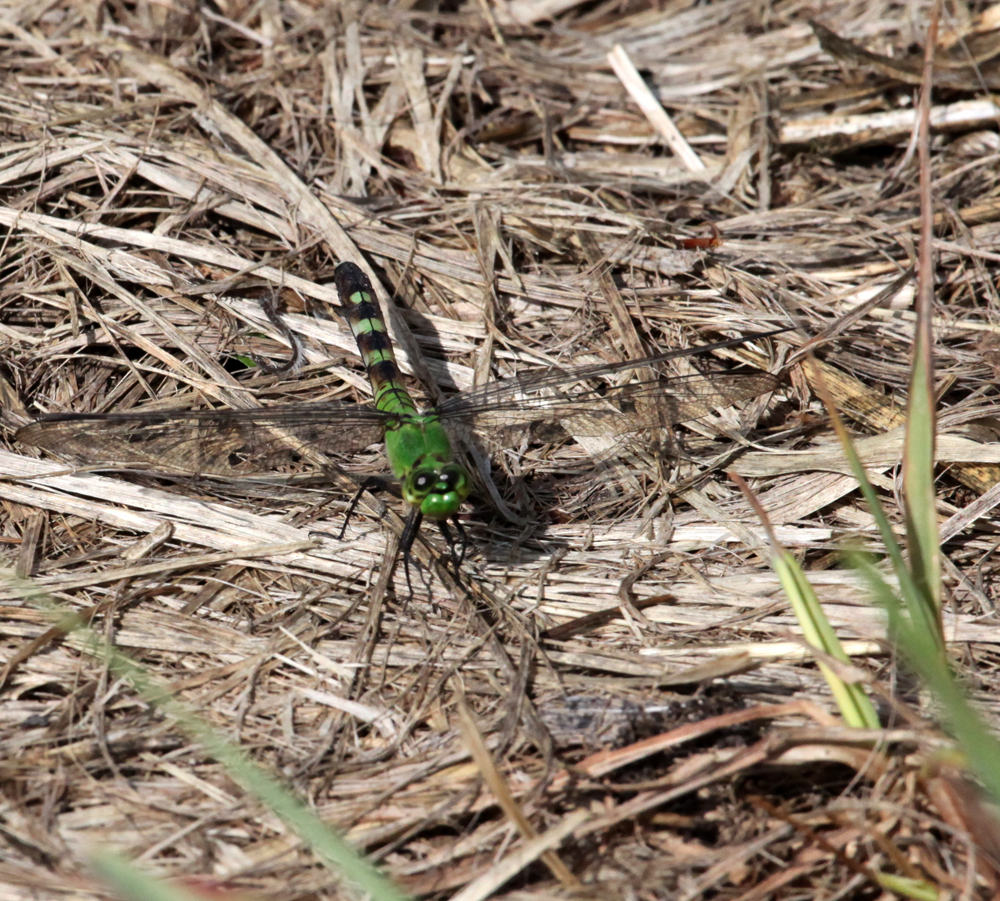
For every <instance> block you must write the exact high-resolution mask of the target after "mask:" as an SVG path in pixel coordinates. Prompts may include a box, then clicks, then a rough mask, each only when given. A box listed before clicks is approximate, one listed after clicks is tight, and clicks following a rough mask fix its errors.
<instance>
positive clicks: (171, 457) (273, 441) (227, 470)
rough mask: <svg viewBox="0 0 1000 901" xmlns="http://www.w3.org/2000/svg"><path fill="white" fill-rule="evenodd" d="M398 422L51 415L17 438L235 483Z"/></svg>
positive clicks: (327, 412)
mask: <svg viewBox="0 0 1000 901" xmlns="http://www.w3.org/2000/svg"><path fill="white" fill-rule="evenodd" d="M397 419H398V417H396V416H393V415H390V414H386V413H382V412H381V411H379V410H376V409H375V408H374V407H368V406H364V405H356V404H344V403H318V404H291V405H287V406H280V407H262V408H260V409H256V410H199V411H193V412H164V413H153V412H146V413H143V412H137V413H108V414H86V413H67V414H56V415H53V416H49V417H46V418H44V419H40V420H39V421H38V422H34V423H32V424H31V425H28V426H25V427H24V428H22V429H20V430H18V432H17V435H16V438H17V440H18V441H23V442H24V443H25V444H31V445H34V446H36V447H42V448H45V449H47V450H50V451H53V452H55V453H57V454H71V455H76V456H79V457H82V458H84V459H86V460H89V461H92V462H106V463H110V462H116V463H118V462H121V463H144V464H148V465H151V466H153V467H159V468H161V469H170V470H183V471H186V472H192V473H216V474H222V475H238V474H241V473H243V474H245V473H250V472H259V471H262V470H267V469H272V468H274V467H275V466H278V465H281V464H283V463H289V462H295V461H297V460H299V459H301V457H302V450H301V448H302V445H306V446H309V447H312V448H315V449H316V450H318V451H321V452H323V453H353V452H355V451H359V450H362V449H363V448H365V447H368V446H369V445H371V444H374V443H376V442H377V441H380V440H381V439H382V435H383V433H384V431H385V427H386V424H387V423H388V422H390V421H396V420H397Z"/></svg>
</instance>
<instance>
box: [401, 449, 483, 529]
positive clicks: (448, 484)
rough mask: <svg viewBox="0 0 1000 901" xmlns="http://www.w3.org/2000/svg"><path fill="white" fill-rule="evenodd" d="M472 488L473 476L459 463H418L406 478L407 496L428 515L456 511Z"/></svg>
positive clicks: (440, 516)
mask: <svg viewBox="0 0 1000 901" xmlns="http://www.w3.org/2000/svg"><path fill="white" fill-rule="evenodd" d="M471 490H472V479H471V478H470V477H469V474H468V473H467V472H466V471H465V469H464V468H462V467H461V466H459V465H458V464H457V463H439V462H437V461H432V462H430V463H423V464H418V465H417V466H414V467H413V469H412V470H410V473H409V475H408V476H407V477H406V478H405V479H404V480H403V499H404V500H405V501H406V502H407V503H408V504H412V505H413V506H414V507H419V508H420V512H421V513H423V514H424V516H426V517H427V518H428V519H436V520H442V519H448V517H450V516H452V515H454V513H455V511H457V510H458V508H459V507H460V506H461V505H462V501H464V500H465V499H466V498H467V497H468V496H469V492H470V491H471Z"/></svg>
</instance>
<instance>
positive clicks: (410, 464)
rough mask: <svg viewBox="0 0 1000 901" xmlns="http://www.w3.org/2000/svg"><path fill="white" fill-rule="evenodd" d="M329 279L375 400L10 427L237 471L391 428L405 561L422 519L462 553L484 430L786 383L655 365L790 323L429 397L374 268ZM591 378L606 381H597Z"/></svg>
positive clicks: (183, 464)
mask: <svg viewBox="0 0 1000 901" xmlns="http://www.w3.org/2000/svg"><path fill="white" fill-rule="evenodd" d="M334 281H335V283H336V286H337V291H338V294H339V296H340V301H341V305H342V309H341V313H342V315H343V316H344V317H345V318H346V320H347V322H348V324H349V325H350V328H351V331H352V332H353V334H354V337H355V340H356V341H357V345H358V350H359V352H360V355H361V359H362V361H363V363H364V365H365V367H366V368H367V372H368V379H369V381H370V383H371V388H372V392H373V396H374V400H373V402H372V403H352V402H348V401H322V402H313V403H300V404H280V405H275V406H270V407H260V408H256V409H247V410H226V409H222V410H220V409H210V410H193V411H188V412H184V411H164V412H151V411H145V412H144V411H137V412H125V413H55V414H49V415H46V416H44V417H42V418H40V419H39V420H38V421H36V422H33V423H31V424H29V425H27V426H25V427H23V428H22V429H20V430H19V431H18V432H17V434H16V438H17V439H18V440H19V441H21V442H23V443H25V444H29V445H34V446H36V447H40V448H44V449H47V450H50V451H54V452H56V453H58V454H69V455H76V456H79V457H82V458H84V459H85V460H89V461H93V462H110V461H115V462H122V463H140V464H145V465H147V466H148V467H152V468H154V469H159V470H160V471H162V470H163V468H164V467H169V468H170V469H171V470H181V471H185V472H189V473H193V474H221V475H229V476H233V475H236V476H239V475H247V474H250V473H252V472H262V471H265V470H267V469H273V468H275V467H277V466H280V465H282V464H287V463H291V462H301V460H302V447H303V446H304V447H308V448H315V449H316V450H317V451H319V452H321V453H323V454H327V453H329V454H350V453H357V452H359V451H361V450H364V449H365V448H368V447H370V446H372V445H374V444H377V443H378V442H380V441H384V443H385V456H386V457H387V459H388V462H389V465H390V468H391V469H392V472H393V475H394V476H395V478H396V479H397V480H398V482H399V485H400V493H401V495H402V497H403V500H404V501H405V502H406V504H407V505H408V506H409V510H410V512H409V516H408V518H407V520H406V525H405V528H404V530H403V534H402V536H401V538H400V550H401V551H402V553H403V555H404V562H405V561H407V557H408V552H409V550H410V548H411V546H412V543H413V540H414V539H415V537H416V535H417V533H418V530H419V528H420V525H421V522H422V520H423V519H424V518H426V519H428V520H432V521H435V522H436V523H437V524H438V525H439V527H440V528H441V531H442V534H443V535H444V537H445V540H446V541H447V542H448V544H449V547H451V548H452V551H453V556H454V543H453V539H452V536H451V533H450V532H449V531H448V528H447V523H448V521H449V520H450V521H451V522H453V523H454V524H455V526H456V529H457V531H458V532H459V535H460V537H461V538H462V540H463V547H464V533H463V532H462V529H461V523H460V521H459V520H458V517H457V513H458V510H459V508H460V507H461V505H462V504H463V503H464V502H465V500H466V498H467V497H468V496H469V495H470V493H471V492H472V489H473V480H472V477H471V475H470V473H469V470H468V469H466V467H465V466H463V465H462V464H461V463H459V462H458V461H457V459H456V455H455V453H454V451H453V446H455V445H459V446H461V445H467V444H468V442H469V441H470V440H475V439H476V437H477V436H490V435H493V436H497V435H500V436H503V437H505V438H506V439H507V443H508V444H509V443H511V441H510V439H511V438H512V437H514V436H517V435H523V434H524V432H525V430H528V429H532V428H534V427H545V428H546V429H547V430H551V427H552V426H553V425H559V426H561V427H562V429H563V430H564V431H565V432H568V433H569V434H571V435H574V436H609V437H614V436H620V435H624V434H627V433H631V432H639V431H642V430H647V429H660V428H669V427H670V426H673V425H676V424H678V423H682V422H687V421H690V420H694V419H699V418H701V417H704V416H706V415H708V414H709V413H710V412H711V411H712V410H715V409H718V408H720V407H724V406H729V405H732V404H738V403H741V402H744V401H748V400H752V399H753V398H755V397H758V396H760V395H762V394H766V393H768V392H771V391H773V390H775V389H776V388H777V387H778V385H779V379H778V378H777V377H776V376H774V375H772V374H770V373H767V372H764V371H762V370H751V371H731V372H725V371H716V372H703V373H697V374H691V375H682V376H673V377H660V376H658V375H656V374H655V369H656V367H657V366H658V365H659V364H662V363H663V362H664V361H667V360H670V359H674V358H677V357H680V356H687V355H690V354H694V353H700V352H704V351H710V350H716V349H719V348H724V347H732V346H735V345H739V344H743V343H746V342H748V341H750V340H753V339H756V338H760V337H766V336H769V335H773V334H777V333H778V332H783V331H788V329H787V328H782V329H775V330H773V331H768V332H760V333H756V334H752V335H749V336H747V337H744V338H738V339H731V340H727V341H720V342H717V343H715V344H709V345H704V346H701V347H694V348H683V349H679V350H673V351H668V352H666V353H660V354H656V355H653V356H648V357H644V358H641V359H633V360H628V361H624V362H617V363H597V364H593V365H588V366H580V367H576V368H573V369H568V370H567V369H552V370H546V371H543V372H541V373H535V374H530V375H527V376H522V377H517V378H509V379H499V380H494V381H491V382H488V383H486V384H485V385H482V386H480V387H477V388H472V389H469V390H466V391H462V392H459V393H458V394H455V395H454V396H451V397H449V398H448V399H446V400H444V401H443V402H442V403H440V404H438V405H437V406H434V407H431V408H429V409H426V410H421V409H420V408H419V407H418V405H417V404H416V402H415V401H414V399H413V397H412V396H411V394H410V392H409V391H408V390H407V388H406V386H405V384H404V381H403V375H402V372H401V370H400V368H399V366H398V365H397V363H396V358H395V355H394V353H393V348H392V344H391V342H390V340H389V335H388V332H387V330H386V325H385V320H384V319H383V317H382V313H381V309H380V307H379V304H378V300H377V298H376V295H375V292H374V290H373V288H372V285H371V281H370V280H369V278H368V276H367V275H365V273H364V272H363V271H362V270H361V268H360V267H358V266H357V265H356V264H354V263H350V262H343V263H341V264H340V265H339V266H338V267H337V269H336V270H335V272H334ZM633 371H635V372H636V373H641V374H637V375H634V376H632V380H631V381H628V382H626V383H625V384H618V385H615V384H609V379H611V377H614V376H617V375H619V374H623V373H631V372H633ZM595 381H596V382H600V385H598V386H596V387H595V385H594V383H595ZM363 490H364V488H362V491H363ZM359 496H360V492H359V495H358V497H359ZM356 501H357V497H355V502H356Z"/></svg>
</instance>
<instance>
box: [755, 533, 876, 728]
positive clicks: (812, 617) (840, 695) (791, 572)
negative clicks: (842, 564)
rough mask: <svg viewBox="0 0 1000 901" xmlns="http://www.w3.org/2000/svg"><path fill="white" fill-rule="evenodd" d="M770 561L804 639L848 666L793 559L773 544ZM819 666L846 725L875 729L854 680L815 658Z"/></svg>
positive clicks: (862, 692)
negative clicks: (845, 678)
mask: <svg viewBox="0 0 1000 901" xmlns="http://www.w3.org/2000/svg"><path fill="white" fill-rule="evenodd" d="M771 565H772V566H773V567H774V571H775V572H776V573H777V575H778V578H779V579H780V580H781V585H782V587H783V588H784V589H785V594H786V595H788V599H789V600H790V601H791V604H792V610H793V611H794V612H795V616H796V617H797V619H798V621H799V625H800V626H801V627H802V632H803V635H804V636H805V639H806V641H807V642H808V643H809V644H810V645H812V646H813V647H814V648H818V649H819V650H821V651H823V653H824V654H827V655H829V656H830V657H832V658H833V659H834V660H839V661H840V662H842V663H844V664H846V665H848V666H850V665H851V659H850V657H848V656H847V652H846V651H845V650H844V647H843V645H842V644H841V643H840V639H839V638H837V633H836V632H835V631H834V629H833V626H831V625H830V621H829V620H828V619H827V617H826V614H825V613H824V612H823V606H822V605H821V604H820V602H819V598H817V597H816V592H815V591H813V587H812V585H810V584H809V580H808V579H807V578H806V574H805V573H804V572H803V571H802V567H801V566H799V562H798V560H796V559H795V558H794V557H793V556H792V555H791V554H790V553H789V552H788V551H787V550H786V549H785V548H783V547H781V546H780V545H778V544H776V543H775V544H774V545H773V555H772V560H771ZM819 669H820V672H821V673H822V674H823V678H824V679H826V681H827V684H828V685H829V686H830V691H831V692H832V694H833V697H834V699H835V700H836V702H837V706H838V708H839V709H840V715H841V716H842V717H843V718H844V722H846V723H847V724H848V725H849V726H853V727H855V728H858V729H879V728H881V726H882V724H881V722H880V721H879V717H878V712H877V711H876V710H875V705H874V704H872V702H871V699H870V698H869V697H868V695H867V694H866V693H865V690H864V688H863V687H862V686H861V685H858V684H851V683H848V682H845V681H844V680H843V679H842V678H841V677H840V676H839V675H838V674H837V673H836V672H835V671H834V670H833V669H832V668H831V667H829V666H828V665H827V664H825V663H823V662H822V661H819Z"/></svg>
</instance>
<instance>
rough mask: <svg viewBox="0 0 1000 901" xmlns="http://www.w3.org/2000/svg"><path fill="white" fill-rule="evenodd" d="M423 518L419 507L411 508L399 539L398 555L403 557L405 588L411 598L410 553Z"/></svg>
mask: <svg viewBox="0 0 1000 901" xmlns="http://www.w3.org/2000/svg"><path fill="white" fill-rule="evenodd" d="M423 518H424V514H423V513H421V512H420V508H419V507H411V508H410V515H409V516H408V517H407V518H406V527H405V528H404V529H403V535H402V537H401V538H400V539H399V553H401V554H402V555H403V572H404V573H406V587H407V589H408V590H409V592H410V597H411V598H412V597H413V583H412V582H411V581H410V551H411V550H412V548H413V542H414V541H415V540H416V537H417V532H419V531H420V523H421V521H422V520H423Z"/></svg>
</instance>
